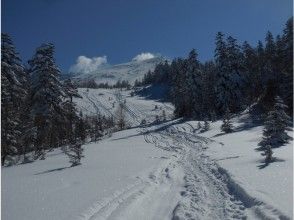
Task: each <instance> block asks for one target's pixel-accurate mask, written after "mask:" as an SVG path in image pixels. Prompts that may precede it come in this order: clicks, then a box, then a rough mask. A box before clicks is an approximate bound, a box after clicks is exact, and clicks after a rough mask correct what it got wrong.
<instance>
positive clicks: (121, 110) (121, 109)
mask: <svg viewBox="0 0 294 220" xmlns="http://www.w3.org/2000/svg"><path fill="white" fill-rule="evenodd" d="M116 119H117V121H116V124H117V127H118V129H119V130H123V129H125V128H126V125H127V123H126V115H125V106H124V104H123V103H120V104H119V105H118V107H117V110H116Z"/></svg>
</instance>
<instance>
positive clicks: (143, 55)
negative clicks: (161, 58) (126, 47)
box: [133, 53, 155, 61]
mask: <svg viewBox="0 0 294 220" xmlns="http://www.w3.org/2000/svg"><path fill="white" fill-rule="evenodd" d="M154 57H155V55H154V54H152V53H141V54H138V55H137V56H135V57H134V58H133V61H143V60H149V59H152V58H154Z"/></svg>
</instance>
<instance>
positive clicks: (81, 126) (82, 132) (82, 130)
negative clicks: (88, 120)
mask: <svg viewBox="0 0 294 220" xmlns="http://www.w3.org/2000/svg"><path fill="white" fill-rule="evenodd" d="M75 134H76V137H77V138H80V140H81V141H82V143H84V142H85V140H86V125H85V121H84V118H83V113H82V112H80V113H79V118H78V121H77V124H76V132H75Z"/></svg>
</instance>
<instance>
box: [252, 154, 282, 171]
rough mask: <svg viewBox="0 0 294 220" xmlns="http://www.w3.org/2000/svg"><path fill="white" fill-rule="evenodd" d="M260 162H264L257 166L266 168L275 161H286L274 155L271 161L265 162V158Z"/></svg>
mask: <svg viewBox="0 0 294 220" xmlns="http://www.w3.org/2000/svg"><path fill="white" fill-rule="evenodd" d="M260 162H262V164H260V165H258V166H257V167H258V168H259V169H264V168H266V167H267V166H268V165H270V164H271V163H275V162H285V160H283V159H279V158H276V157H274V158H273V160H272V161H271V162H265V161H264V160H262V161H260Z"/></svg>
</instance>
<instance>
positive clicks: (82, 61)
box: [69, 56, 107, 73]
mask: <svg viewBox="0 0 294 220" xmlns="http://www.w3.org/2000/svg"><path fill="white" fill-rule="evenodd" d="M103 64H107V56H101V57H92V58H89V57H86V56H79V57H78V58H77V60H76V63H75V64H74V65H72V66H71V67H70V69H69V71H70V72H73V73H90V72H93V71H95V70H97V69H99V67H100V66H101V65H103Z"/></svg>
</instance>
